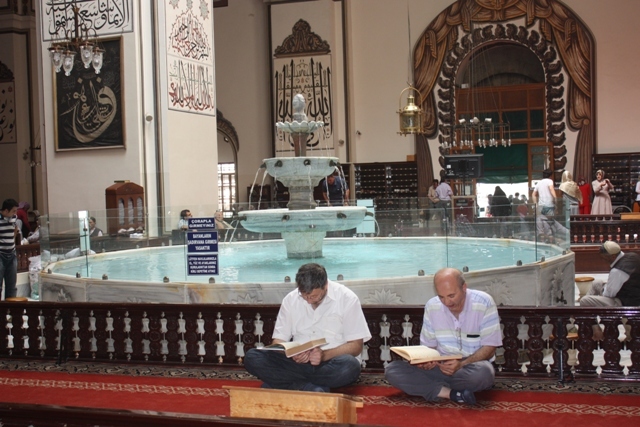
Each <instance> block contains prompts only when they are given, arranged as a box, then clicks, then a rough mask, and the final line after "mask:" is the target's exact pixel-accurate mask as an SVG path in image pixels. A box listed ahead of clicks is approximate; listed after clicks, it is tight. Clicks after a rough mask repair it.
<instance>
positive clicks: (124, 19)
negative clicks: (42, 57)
mask: <svg viewBox="0 0 640 427" xmlns="http://www.w3.org/2000/svg"><path fill="white" fill-rule="evenodd" d="M132 2H133V0H77V1H73V0H45V1H44V5H43V8H42V15H43V16H42V20H41V21H42V36H43V39H44V41H51V40H54V39H59V38H61V37H65V30H67V31H68V30H69V28H68V27H67V25H69V27H70V28H73V18H74V14H73V10H72V7H73V6H74V5H76V6H77V7H78V9H79V15H78V18H79V20H80V22H79V24H84V25H85V26H86V27H87V28H89V29H90V30H91V31H92V32H93V31H94V30H95V32H96V35H97V36H106V35H110V34H121V33H130V32H132V31H133V3H132ZM92 35H93V34H92Z"/></svg>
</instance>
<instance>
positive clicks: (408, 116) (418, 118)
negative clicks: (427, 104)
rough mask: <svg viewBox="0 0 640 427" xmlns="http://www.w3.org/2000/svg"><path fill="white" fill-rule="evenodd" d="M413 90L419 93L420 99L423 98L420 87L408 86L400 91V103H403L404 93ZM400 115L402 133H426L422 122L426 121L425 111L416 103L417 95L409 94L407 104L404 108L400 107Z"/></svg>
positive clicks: (404, 134)
mask: <svg viewBox="0 0 640 427" xmlns="http://www.w3.org/2000/svg"><path fill="white" fill-rule="evenodd" d="M408 90H411V91H415V92H417V93H418V96H419V98H418V100H419V101H420V100H422V94H421V93H420V91H418V89H416V88H415V87H413V86H409V87H406V88H404V89H403V90H402V92H400V99H399V100H398V105H399V106H400V105H402V104H401V102H402V94H403V93H405V92H406V91H408ZM398 114H399V116H400V131H399V132H398V133H399V134H400V135H403V136H406V135H414V134H421V133H424V130H423V128H422V122H423V121H424V111H423V110H422V108H420V107H419V106H418V105H416V103H415V96H414V95H413V94H409V95H407V105H405V107H404V108H402V107H400V109H399V110H398Z"/></svg>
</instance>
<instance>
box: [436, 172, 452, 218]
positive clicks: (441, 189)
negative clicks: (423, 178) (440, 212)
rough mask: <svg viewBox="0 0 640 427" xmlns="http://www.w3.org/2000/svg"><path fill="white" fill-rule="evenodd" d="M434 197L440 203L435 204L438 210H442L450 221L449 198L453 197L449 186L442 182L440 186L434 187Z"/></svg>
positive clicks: (444, 181)
mask: <svg viewBox="0 0 640 427" xmlns="http://www.w3.org/2000/svg"><path fill="white" fill-rule="evenodd" d="M436 195H437V196H438V199H440V201H439V202H438V203H437V207H438V208H439V209H444V213H445V215H446V216H447V218H448V219H449V221H451V196H453V190H452V189H451V186H449V184H447V181H446V180H444V179H443V180H442V181H441V182H440V185H438V187H436Z"/></svg>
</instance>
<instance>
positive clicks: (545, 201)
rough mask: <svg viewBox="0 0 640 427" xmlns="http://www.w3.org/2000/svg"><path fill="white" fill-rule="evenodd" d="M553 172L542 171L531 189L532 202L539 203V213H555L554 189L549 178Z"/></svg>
mask: <svg viewBox="0 0 640 427" xmlns="http://www.w3.org/2000/svg"><path fill="white" fill-rule="evenodd" d="M551 175H553V172H552V171H550V170H548V169H547V170H545V171H543V172H542V180H540V181H538V183H537V184H536V186H535V188H534V189H533V194H532V195H531V197H532V198H533V202H534V203H537V204H538V205H540V213H541V214H542V215H545V216H549V215H553V214H554V213H555V206H556V205H555V198H556V190H555V188H554V185H553V180H552V179H551Z"/></svg>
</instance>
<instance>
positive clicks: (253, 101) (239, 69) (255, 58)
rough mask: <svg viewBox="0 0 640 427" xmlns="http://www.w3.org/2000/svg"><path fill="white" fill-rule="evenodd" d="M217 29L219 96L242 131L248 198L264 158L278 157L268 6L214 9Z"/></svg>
mask: <svg viewBox="0 0 640 427" xmlns="http://www.w3.org/2000/svg"><path fill="white" fill-rule="evenodd" d="M214 28H215V40H216V44H215V49H216V51H215V56H216V100H217V105H218V109H219V110H220V111H221V112H222V114H223V115H224V117H225V119H227V120H229V121H230V122H231V123H232V124H233V126H234V128H235V129H236V132H237V133H238V140H239V144H240V151H239V152H238V163H239V164H238V183H239V185H238V187H239V192H240V194H239V195H238V196H239V199H240V201H245V202H246V201H247V187H249V186H251V184H252V183H253V180H254V177H255V176H256V171H257V170H258V168H259V167H260V165H261V164H262V160H263V159H265V158H269V157H272V155H273V149H272V145H271V142H272V137H271V135H272V132H273V129H274V126H275V124H274V123H272V121H273V120H272V119H271V101H270V100H271V89H270V86H269V82H270V71H269V60H270V56H269V36H268V18H267V7H266V6H265V5H264V4H263V3H262V2H258V1H230V2H229V6H227V7H221V8H216V9H214ZM261 178H262V174H260V180H261Z"/></svg>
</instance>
